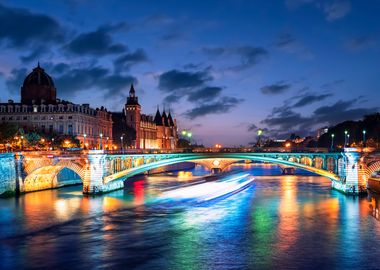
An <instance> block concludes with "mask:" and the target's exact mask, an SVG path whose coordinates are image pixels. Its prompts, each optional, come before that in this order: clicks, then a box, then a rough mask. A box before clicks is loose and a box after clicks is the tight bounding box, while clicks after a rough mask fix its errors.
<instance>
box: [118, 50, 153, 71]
mask: <svg viewBox="0 0 380 270" xmlns="http://www.w3.org/2000/svg"><path fill="white" fill-rule="evenodd" d="M146 61H148V56H147V54H146V52H145V51H144V50H143V49H137V50H136V51H134V52H129V53H125V54H122V55H120V56H119V57H118V58H116V59H115V61H114V65H115V68H116V70H122V69H126V70H128V69H130V67H131V66H133V65H136V64H138V63H142V62H146Z"/></svg>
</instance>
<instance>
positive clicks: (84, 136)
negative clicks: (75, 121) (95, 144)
mask: <svg viewBox="0 0 380 270" xmlns="http://www.w3.org/2000/svg"><path fill="white" fill-rule="evenodd" d="M86 137H87V134H86V133H85V134H83V148H84V149H86V148H87V147H86Z"/></svg>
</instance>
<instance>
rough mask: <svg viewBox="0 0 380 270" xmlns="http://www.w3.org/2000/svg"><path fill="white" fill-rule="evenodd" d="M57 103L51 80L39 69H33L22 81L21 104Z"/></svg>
mask: <svg viewBox="0 0 380 270" xmlns="http://www.w3.org/2000/svg"><path fill="white" fill-rule="evenodd" d="M56 102H57V89H56V88H55V86H54V82H53V79H52V78H51V77H50V76H49V75H48V74H47V73H46V72H45V70H44V69H43V68H41V67H40V63H38V65H37V67H36V68H34V69H33V71H32V72H31V73H29V75H28V76H26V78H25V80H24V84H23V85H22V87H21V103H23V104H41V103H44V104H54V103H56Z"/></svg>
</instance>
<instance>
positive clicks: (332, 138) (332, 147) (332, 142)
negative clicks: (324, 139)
mask: <svg viewBox="0 0 380 270" xmlns="http://www.w3.org/2000/svg"><path fill="white" fill-rule="evenodd" d="M334 137H335V134H334V133H333V134H331V150H333V149H334Z"/></svg>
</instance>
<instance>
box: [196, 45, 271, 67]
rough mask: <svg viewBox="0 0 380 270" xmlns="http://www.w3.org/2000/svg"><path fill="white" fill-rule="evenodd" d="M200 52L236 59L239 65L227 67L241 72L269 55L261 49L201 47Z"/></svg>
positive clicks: (249, 47) (248, 47) (250, 47)
mask: <svg viewBox="0 0 380 270" xmlns="http://www.w3.org/2000/svg"><path fill="white" fill-rule="evenodd" d="M201 51H202V52H203V53H205V54H207V55H209V56H211V57H225V56H230V57H238V59H239V64H237V65H235V66H232V67H229V68H228V69H231V70H237V71H238V70H243V69H247V68H250V67H253V66H255V65H257V64H258V63H259V62H260V61H261V60H262V59H264V58H265V57H267V56H268V55H269V53H268V51H267V50H266V49H264V48H263V47H253V46H240V47H203V48H202V49H201Z"/></svg>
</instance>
